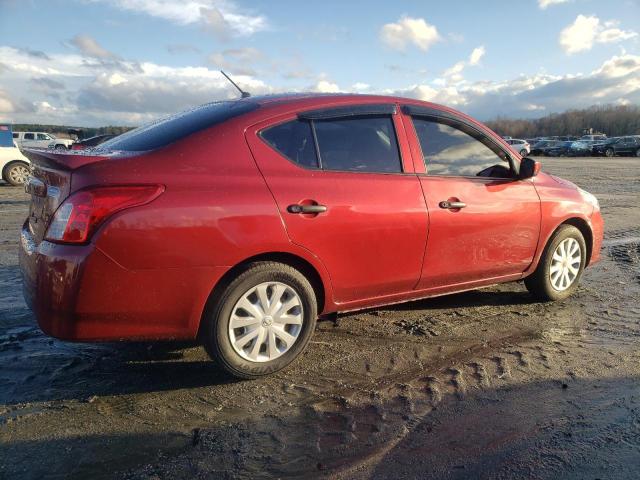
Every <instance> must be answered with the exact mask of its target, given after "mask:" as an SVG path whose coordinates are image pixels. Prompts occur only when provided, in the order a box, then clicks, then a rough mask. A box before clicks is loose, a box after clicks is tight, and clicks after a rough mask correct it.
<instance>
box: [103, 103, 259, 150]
mask: <svg viewBox="0 0 640 480" xmlns="http://www.w3.org/2000/svg"><path fill="white" fill-rule="evenodd" d="M258 107H259V104H258V103H257V102H254V101H250V100H233V101H223V102H214V103H208V104H206V105H202V106H200V107H196V108H193V109H191V110H187V111H185V112H181V113H178V114H176V115H171V116H170V117H166V118H163V119H161V120H157V121H155V122H152V123H150V124H148V125H145V126H142V127H138V128H136V129H134V130H131V131H129V132H127V133H124V134H122V135H119V136H117V137H115V138H113V139H111V140H108V141H106V142H104V143H102V144H100V145H99V146H98V149H99V150H112V151H113V150H121V151H131V152H144V151H149V150H156V149H158V148H162V147H165V146H167V145H169V144H171V143H173V142H175V141H177V140H180V139H182V138H184V137H186V136H188V135H191V134H193V133H196V132H198V131H200V130H204V129H205V128H209V127H212V126H214V125H217V124H220V123H222V122H225V121H226V120H229V119H231V118H234V117H237V116H240V115H243V114H245V113H249V112H251V111H253V110H256V109H257V108H258Z"/></svg>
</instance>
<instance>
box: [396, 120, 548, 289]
mask: <svg viewBox="0 0 640 480" xmlns="http://www.w3.org/2000/svg"><path fill="white" fill-rule="evenodd" d="M406 110H407V117H405V118H406V120H407V121H406V122H405V123H407V124H411V125H413V129H411V130H412V131H411V130H410V129H409V128H407V130H408V133H409V136H410V139H411V141H412V142H415V143H414V152H420V153H419V154H417V155H414V157H417V158H420V157H421V158H422V159H423V162H424V163H423V164H422V165H416V170H418V169H419V168H420V167H421V168H423V171H424V172H425V173H422V174H419V178H420V181H421V183H422V187H423V190H424V195H425V198H426V202H427V208H428V210H429V217H430V226H429V239H428V242H427V250H426V254H425V259H424V267H423V272H422V278H421V280H420V283H419V285H418V288H437V287H449V286H452V287H453V286H456V285H464V284H465V283H469V282H477V281H485V280H488V279H494V278H495V279H499V278H501V277H508V276H511V275H518V274H521V273H522V272H523V271H524V270H526V268H527V267H528V266H529V265H530V264H531V262H532V261H533V257H534V254H535V252H536V246H537V242H538V235H539V228H540V215H541V213H540V200H539V197H538V194H537V192H536V190H535V187H534V185H533V182H532V181H531V180H530V179H529V180H517V179H515V178H514V177H515V174H514V167H513V166H512V164H511V162H512V161H513V160H512V159H511V158H510V156H509V154H508V152H507V151H506V149H503V148H502V147H501V146H500V145H499V144H498V142H497V141H495V140H494V139H493V138H492V137H490V136H489V134H488V133H487V132H483V131H482V129H481V128H480V127H478V126H477V125H475V124H473V123H471V122H469V121H467V120H466V119H464V118H461V117H457V116H456V115H454V114H449V113H446V114H445V112H440V111H439V110H435V109H423V108H420V107H417V108H407V109H406Z"/></svg>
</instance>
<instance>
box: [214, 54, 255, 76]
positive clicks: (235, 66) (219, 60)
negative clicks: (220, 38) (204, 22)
mask: <svg viewBox="0 0 640 480" xmlns="http://www.w3.org/2000/svg"><path fill="white" fill-rule="evenodd" d="M263 57H264V56H263V54H262V52H260V50H258V49H257V48H253V47H246V48H229V49H227V50H223V51H221V52H216V53H212V54H211V55H209V58H208V61H209V64H211V65H212V66H213V67H216V68H217V69H224V70H229V71H228V72H227V73H230V74H233V75H256V64H257V63H258V62H260V61H261V60H262V59H263Z"/></svg>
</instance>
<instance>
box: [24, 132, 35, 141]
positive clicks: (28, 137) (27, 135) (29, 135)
mask: <svg viewBox="0 0 640 480" xmlns="http://www.w3.org/2000/svg"><path fill="white" fill-rule="evenodd" d="M35 138H36V136H35V135H34V134H33V133H25V134H24V139H25V140H35Z"/></svg>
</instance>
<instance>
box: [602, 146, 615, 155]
mask: <svg viewBox="0 0 640 480" xmlns="http://www.w3.org/2000/svg"><path fill="white" fill-rule="evenodd" d="M604 154H605V155H606V156H607V157H613V155H614V154H615V152H614V151H613V148H607V149H606V150H605V152H604Z"/></svg>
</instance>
